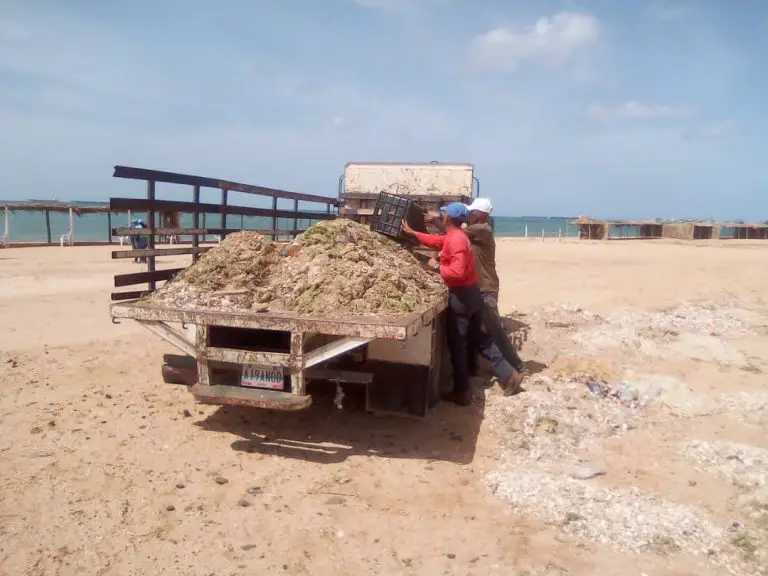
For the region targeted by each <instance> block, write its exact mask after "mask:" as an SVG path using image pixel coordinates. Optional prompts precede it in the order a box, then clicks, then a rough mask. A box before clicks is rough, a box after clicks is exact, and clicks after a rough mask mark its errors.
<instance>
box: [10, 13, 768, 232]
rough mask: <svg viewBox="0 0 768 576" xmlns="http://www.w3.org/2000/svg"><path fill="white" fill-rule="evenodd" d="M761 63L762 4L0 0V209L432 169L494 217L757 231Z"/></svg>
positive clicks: (766, 31)
mask: <svg viewBox="0 0 768 576" xmlns="http://www.w3.org/2000/svg"><path fill="white" fill-rule="evenodd" d="M737 6H738V8H737ZM766 70H768V2H764V1H761V0H740V1H739V2H726V1H725V0H721V1H715V0H699V1H695V0H687V1H684V0H681V1H675V0H624V1H622V2H618V1H616V0H610V1H609V0H591V1H583V2H574V1H568V0H558V1H548V0H537V1H535V2H534V1H517V2H512V1H504V2H502V1H495V0H474V2H469V1H467V0H323V1H322V2H321V1H319V0H314V1H310V0H281V1H278V0H273V1H267V0H219V1H218V2H215V3H214V2H202V1H199V0H197V1H196V0H113V1H110V2H106V1H100V0H67V1H66V2H64V1H61V0H35V1H32V0H19V1H17V0H0V197H3V198H8V199H23V198H29V197H34V198H52V197H58V198H61V199H103V198H106V197H109V196H116V195H132V194H141V193H142V192H143V189H142V186H141V184H140V183H137V182H122V181H117V180H115V179H113V178H111V168H112V166H113V165H115V164H127V165H135V166H140V167H146V168H157V169H164V170H170V171H177V172H189V173H194V174H200V175H205V176H213V177H221V178H227V179H230V180H236V181H242V182H247V183H252V184H261V185H264V186H272V187H279V188H284V189H288V190H297V191H302V192H310V193H317V194H335V191H336V183H337V179H338V176H339V174H340V172H341V170H342V169H343V166H344V163H345V162H347V161H352V160H358V161H360V160H380V161H430V160H443V161H470V162H473V163H474V164H475V168H476V175H477V176H478V178H479V179H480V182H481V187H482V192H483V195H486V196H489V197H491V198H492V199H493V200H494V202H495V204H496V206H497V213H498V214H507V215H530V214H541V215H569V216H571V215H579V214H588V215H592V216H597V217H716V218H722V219H727V218H744V219H750V220H757V219H766V218H768V194H766V181H767V179H768V176H767V172H766V168H765V166H764V165H765V158H766V157H767V156H766V152H767V151H768V138H766V136H765V134H766V133H767V132H768V131H767V128H768V113H767V112H766V110H767V109H768V106H767V105H766V102H768V90H766V88H768V73H766ZM179 194H180V195H181V194H183V196H184V199H186V196H187V195H188V194H187V193H186V190H183V189H179Z"/></svg>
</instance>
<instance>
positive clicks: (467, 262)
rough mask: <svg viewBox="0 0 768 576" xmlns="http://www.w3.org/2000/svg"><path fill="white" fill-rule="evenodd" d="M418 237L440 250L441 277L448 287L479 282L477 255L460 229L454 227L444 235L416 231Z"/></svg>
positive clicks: (428, 246) (424, 242)
mask: <svg viewBox="0 0 768 576" xmlns="http://www.w3.org/2000/svg"><path fill="white" fill-rule="evenodd" d="M416 239H417V240H418V241H419V242H420V243H421V244H422V245H424V246H426V247H427V248H434V249H435V250H440V277H441V278H442V279H443V282H445V285H446V286H448V288H460V287H462V286H473V285H474V284H477V268H476V267H475V255H474V253H473V252H472V247H471V246H470V244H469V239H468V238H467V236H466V234H464V232H462V231H461V230H460V229H458V228H452V229H451V230H449V231H448V232H447V233H446V234H445V235H444V236H438V235H435V234H425V233H423V232H416Z"/></svg>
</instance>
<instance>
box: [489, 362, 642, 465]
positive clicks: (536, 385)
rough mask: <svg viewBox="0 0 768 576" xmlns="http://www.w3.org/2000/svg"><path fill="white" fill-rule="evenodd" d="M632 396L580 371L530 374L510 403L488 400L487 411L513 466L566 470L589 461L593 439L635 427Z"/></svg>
mask: <svg viewBox="0 0 768 576" xmlns="http://www.w3.org/2000/svg"><path fill="white" fill-rule="evenodd" d="M635 400H637V399H636V398H633V399H631V400H630V399H629V398H622V397H621V392H620V391H618V390H614V389H613V388H611V387H610V385H609V384H607V383H606V382H604V381H602V380H598V379H595V378H593V377H591V376H590V375H588V374H583V373H582V374H573V375H570V376H569V377H567V378H557V379H555V378H549V377H543V376H539V377H534V378H531V379H530V380H529V381H528V382H527V384H526V392H525V394H521V395H519V396H517V397H515V402H500V403H494V405H493V406H491V407H489V409H488V410H489V413H490V414H489V415H490V416H491V418H490V420H491V421H492V422H493V423H494V424H492V425H494V426H497V427H500V428H501V430H499V432H500V433H501V435H502V437H503V438H506V439H507V440H506V445H505V448H504V449H505V450H508V451H509V452H510V454H512V455H513V456H512V457H513V458H514V460H515V462H516V463H517V464H518V465H521V464H530V465H534V466H536V467H538V468H539V469H542V470H547V471H553V470H558V471H561V472H563V473H568V471H569V470H573V469H581V468H583V467H584V466H585V462H584V460H585V459H587V460H591V458H590V454H591V452H592V451H593V449H594V448H595V446H596V443H597V441H601V440H603V439H605V438H609V437H612V436H617V435H621V434H623V433H625V432H627V431H628V430H630V429H631V428H633V427H635V426H636V423H637V420H638V418H639V417H640V415H639V414H638V412H637V411H636V410H633V408H632V404H633V403H635ZM590 465H591V464H590Z"/></svg>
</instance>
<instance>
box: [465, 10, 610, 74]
mask: <svg viewBox="0 0 768 576" xmlns="http://www.w3.org/2000/svg"><path fill="white" fill-rule="evenodd" d="M599 37H600V24H599V22H598V20H597V18H595V17H594V16H591V15H590V14H580V13H576V12H560V13H558V14H555V15H554V16H552V17H551V18H541V19H539V20H538V21H537V22H536V23H535V24H534V25H533V26H529V27H527V28H517V29H513V28H496V29H494V30H490V31H488V32H486V33H484V34H481V35H479V36H476V37H475V38H474V40H473V41H472V46H471V51H472V56H473V58H474V60H475V62H476V63H477V64H478V65H480V66H482V67H485V68H496V69H501V70H514V69H515V68H517V67H518V66H519V65H520V64H522V63H523V62H527V61H542V62H546V63H548V64H553V65H561V64H564V63H566V62H567V61H569V60H570V59H571V58H572V57H573V56H574V55H575V54H577V53H578V52H580V51H582V50H583V49H585V48H587V47H589V46H591V45H593V44H595V43H596V42H597V40H598V39H599Z"/></svg>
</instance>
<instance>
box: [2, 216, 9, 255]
mask: <svg viewBox="0 0 768 576" xmlns="http://www.w3.org/2000/svg"><path fill="white" fill-rule="evenodd" d="M9 212H10V211H9V210H8V206H6V207H5V232H4V233H3V245H4V246H5V247H6V248H8V214H9Z"/></svg>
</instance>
